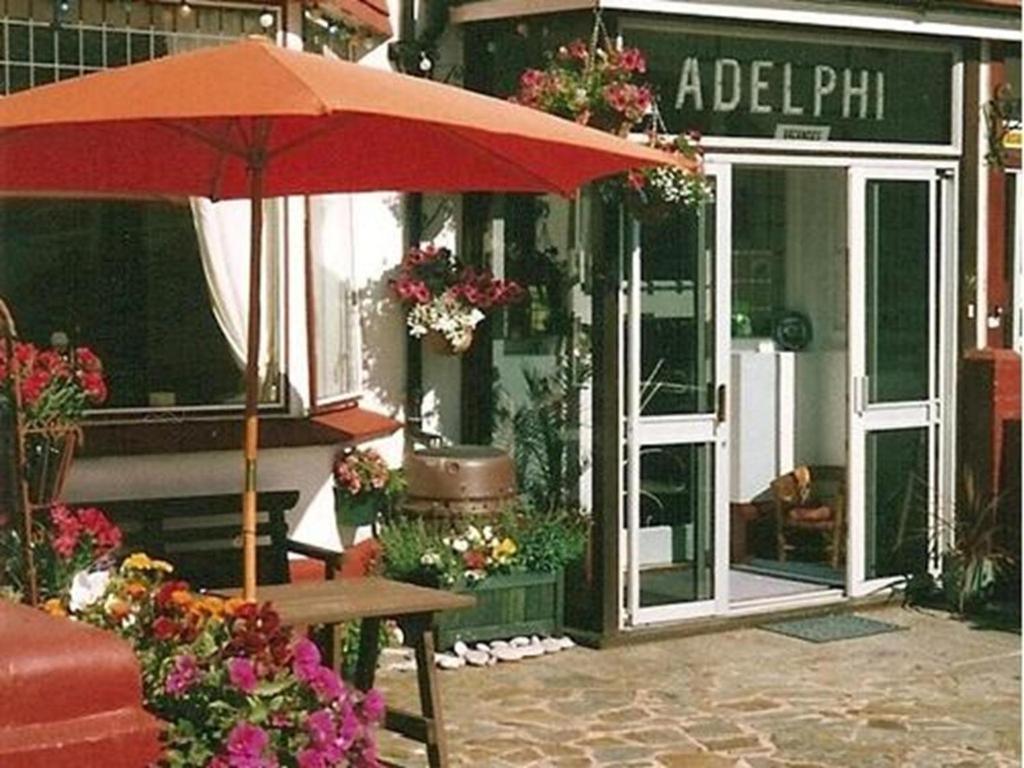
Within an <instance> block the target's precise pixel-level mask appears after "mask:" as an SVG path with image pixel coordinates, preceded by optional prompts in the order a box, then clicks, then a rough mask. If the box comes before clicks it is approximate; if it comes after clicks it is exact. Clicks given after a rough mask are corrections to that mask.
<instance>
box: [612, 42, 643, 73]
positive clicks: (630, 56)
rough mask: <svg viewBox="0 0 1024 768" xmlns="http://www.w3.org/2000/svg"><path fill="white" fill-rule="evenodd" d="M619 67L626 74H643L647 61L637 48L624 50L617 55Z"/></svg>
mask: <svg viewBox="0 0 1024 768" xmlns="http://www.w3.org/2000/svg"><path fill="white" fill-rule="evenodd" d="M619 65H620V66H621V67H622V68H623V69H624V70H626V71H627V72H638V73H640V74H643V73H644V72H646V71H647V61H646V60H645V59H644V55H643V54H642V53H641V52H640V49H639V48H626V49H625V50H624V51H622V53H620V54H619Z"/></svg>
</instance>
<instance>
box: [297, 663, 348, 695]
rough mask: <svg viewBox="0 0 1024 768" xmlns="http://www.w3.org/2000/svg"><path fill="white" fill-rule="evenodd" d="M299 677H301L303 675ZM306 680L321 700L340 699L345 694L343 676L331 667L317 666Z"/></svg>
mask: <svg viewBox="0 0 1024 768" xmlns="http://www.w3.org/2000/svg"><path fill="white" fill-rule="evenodd" d="M296 674H297V673H296ZM299 677H300V679H301V675H299ZM306 682H308V683H309V686H310V687H311V688H312V689H313V690H314V691H316V694H317V696H319V697H320V700H321V701H324V702H329V701H340V700H341V699H342V698H343V697H344V696H345V686H344V685H343V684H342V682H341V678H340V677H338V673H337V672H335V671H334V670H333V669H331V668H330V667H317V668H316V670H315V671H313V672H312V674H311V675H310V677H308V678H306Z"/></svg>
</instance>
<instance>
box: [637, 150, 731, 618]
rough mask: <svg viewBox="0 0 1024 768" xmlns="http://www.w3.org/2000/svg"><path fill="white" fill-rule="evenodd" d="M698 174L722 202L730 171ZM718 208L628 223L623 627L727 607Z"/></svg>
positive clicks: (723, 232)
mask: <svg viewBox="0 0 1024 768" xmlns="http://www.w3.org/2000/svg"><path fill="white" fill-rule="evenodd" d="M706 170H707V172H708V173H709V175H710V176H711V177H712V178H713V179H714V182H715V187H716V191H715V198H716V200H719V201H722V200H725V201H728V200H729V199H730V189H729V179H728V168H722V169H715V168H713V167H708V168H707V169H706ZM727 209H728V206H727V205H726V206H723V205H720V204H718V205H716V204H715V203H714V202H709V203H706V204H704V205H702V206H701V207H700V208H699V209H682V210H680V211H678V212H675V213H673V214H671V215H669V216H668V217H667V218H665V219H663V220H659V221H657V222H650V223H640V222H638V221H636V220H634V219H627V224H626V234H627V237H626V238H625V243H624V246H625V248H624V253H625V254H626V256H625V259H626V264H625V265H624V266H625V269H624V275H625V279H624V282H623V288H622V306H624V307H625V313H624V321H625V322H624V324H623V327H624V338H623V344H622V347H621V348H622V349H623V350H624V352H625V366H624V370H625V372H626V376H625V381H624V387H623V389H624V394H623V400H624V405H625V408H624V415H625V424H624V431H623V434H625V436H626V440H625V445H624V451H623V453H624V456H623V458H624V475H625V478H624V487H625V489H626V493H625V495H624V499H623V532H624V536H623V537H622V538H621V541H622V542H623V547H622V551H621V557H620V562H621V563H623V564H624V580H623V590H622V601H623V602H622V605H623V609H624V610H623V612H622V616H623V620H622V624H623V625H638V624H645V623H649V622H656V621H664V620H668V619H673V618H682V617H686V616H695V615H704V614H710V613H713V612H714V611H715V610H716V603H719V602H720V603H721V605H722V606H724V605H727V595H726V594H725V589H726V576H727V573H728V546H727V541H728V533H727V530H726V528H725V526H726V525H727V512H726V498H725V495H724V489H725V488H727V487H728V483H727V477H728V475H727V473H728V466H727V455H726V453H725V452H724V451H725V436H726V435H727V434H728V428H727V424H726V423H725V419H726V415H727V414H726V412H725V404H726V396H727V393H726V389H725V385H726V382H727V381H728V364H729V360H728V354H727V347H726V344H727V343H728V339H729V325H728V318H729V306H728V304H729V294H728V291H727V290H726V287H727V286H728V284H729V275H728V272H729V253H730V248H729V243H728V237H729V231H730V228H729V226H728V222H723V217H726V216H727V213H726V211H727ZM723 238H724V240H723Z"/></svg>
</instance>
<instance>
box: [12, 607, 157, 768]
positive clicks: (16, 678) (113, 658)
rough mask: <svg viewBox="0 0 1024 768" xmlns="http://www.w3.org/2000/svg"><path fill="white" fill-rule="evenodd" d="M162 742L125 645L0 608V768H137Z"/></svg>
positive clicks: (29, 612) (36, 614) (27, 611)
mask: <svg viewBox="0 0 1024 768" xmlns="http://www.w3.org/2000/svg"><path fill="white" fill-rule="evenodd" d="M159 735H160V722H159V721H158V720H157V719H156V718H154V717H153V716H152V715H150V714H149V713H148V712H146V711H145V710H144V709H143V708H142V688H141V681H140V678H139V667H138V663H137V662H136V660H135V656H134V654H133V653H132V651H131V649H130V648H129V647H128V646H127V645H126V644H125V643H124V642H122V641H121V640H120V639H119V638H117V637H114V636H113V635H111V634H109V633H106V632H103V631H101V630H98V629H94V628H92V627H86V626H83V625H81V624H76V623H74V622H72V621H70V620H68V619H61V618H55V617H53V616H48V615H46V614H44V613H43V612H41V611H39V610H36V609H33V608H28V607H26V606H23V605H16V604H14V603H9V602H5V601H2V600H0V766H3V768H42V767H43V766H45V768H86V767H87V766H103V768H140V767H141V766H145V765H148V764H149V763H151V762H152V761H154V760H155V759H156V758H157V757H158V756H159V754H160V741H159Z"/></svg>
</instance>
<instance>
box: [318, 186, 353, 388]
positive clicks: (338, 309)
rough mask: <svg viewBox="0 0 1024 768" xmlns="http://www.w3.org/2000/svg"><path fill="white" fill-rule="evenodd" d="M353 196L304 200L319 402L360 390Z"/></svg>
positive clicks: (332, 196)
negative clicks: (310, 258)
mask: <svg viewBox="0 0 1024 768" xmlns="http://www.w3.org/2000/svg"><path fill="white" fill-rule="evenodd" d="M352 203H353V200H352V196H351V195H317V196H314V197H310V198H309V216H310V223H309V231H310V250H311V256H312V261H313V280H312V286H311V288H312V291H313V306H314V307H315V308H316V314H315V318H314V322H315V326H314V329H313V337H314V338H313V341H314V344H315V356H314V360H315V366H316V397H317V403H316V404H321V403H324V402H325V401H330V400H332V399H334V400H336V399H338V398H339V397H341V396H343V395H348V394H351V393H353V392H355V391H356V390H357V389H358V388H359V386H360V380H359V374H360V368H361V366H360V359H359V358H360V355H359V350H360V349H361V344H362V340H361V338H360V323H359V307H358V306H357V299H358V294H357V293H356V292H355V287H354V285H353V278H354V274H353V266H354V263H353V256H352V237H351V233H352Z"/></svg>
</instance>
